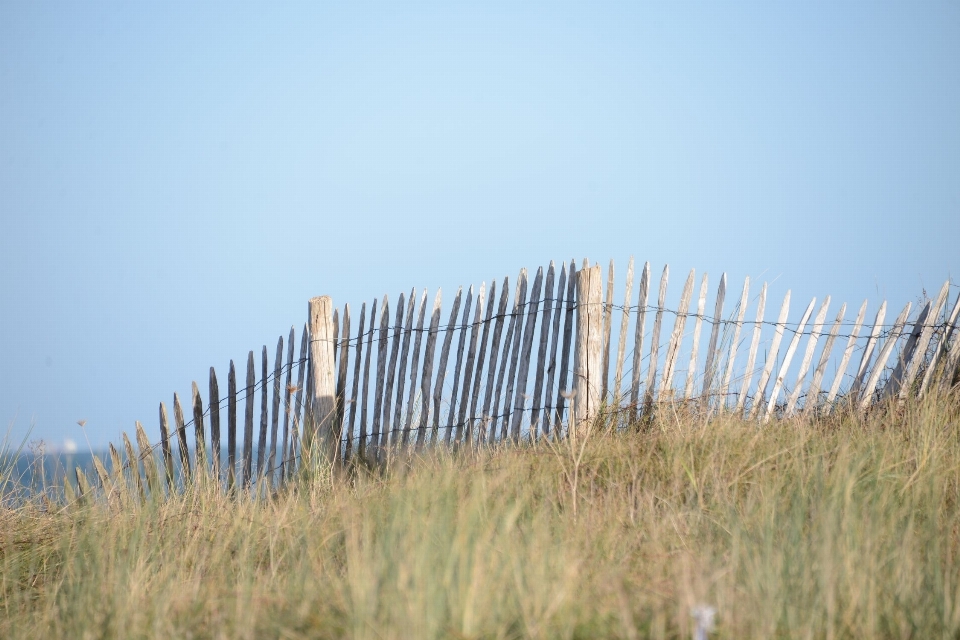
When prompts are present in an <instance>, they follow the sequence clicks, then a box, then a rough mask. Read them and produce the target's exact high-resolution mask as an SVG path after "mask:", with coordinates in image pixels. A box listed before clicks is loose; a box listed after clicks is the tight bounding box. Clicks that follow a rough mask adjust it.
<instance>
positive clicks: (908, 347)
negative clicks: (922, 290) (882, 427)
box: [880, 302, 931, 400]
mask: <svg viewBox="0 0 960 640" xmlns="http://www.w3.org/2000/svg"><path fill="white" fill-rule="evenodd" d="M930 311H931V303H930V302H927V304H925V305H924V306H923V308H921V309H920V313H919V314H917V318H916V320H914V322H913V327H912V328H911V330H910V333H909V335H908V336H907V340H906V343H905V344H904V345H903V348H902V349H900V352H899V354H898V355H897V358H896V365H895V366H894V368H893V373H891V374H890V377H889V378H887V382H886V384H884V386H883V390H882V391H881V393H880V397H882V398H887V397H890V396H892V395H895V394H897V393H898V392H899V391H900V388H901V384H902V382H903V378H904V376H905V375H906V372H907V367H908V366H909V363H910V362H911V361H912V359H913V355H914V353H915V352H916V349H917V346H918V345H919V342H920V335H921V334H922V333H923V327H924V325H925V324H926V322H927V316H929V315H930ZM922 357H923V356H921V358H922ZM901 400H902V399H901Z"/></svg>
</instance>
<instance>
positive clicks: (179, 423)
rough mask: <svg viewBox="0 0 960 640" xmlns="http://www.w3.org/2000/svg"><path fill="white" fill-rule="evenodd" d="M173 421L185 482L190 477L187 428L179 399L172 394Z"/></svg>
mask: <svg viewBox="0 0 960 640" xmlns="http://www.w3.org/2000/svg"><path fill="white" fill-rule="evenodd" d="M173 421H174V423H175V424H176V429H177V448H178V450H179V451H180V467H181V473H182V474H183V479H184V481H185V482H186V481H187V480H189V479H190V477H191V475H192V470H191V469H190V448H189V446H188V445H187V427H186V425H185V423H184V421H183V407H181V406H180V397H179V396H178V395H177V394H176V392H174V394H173Z"/></svg>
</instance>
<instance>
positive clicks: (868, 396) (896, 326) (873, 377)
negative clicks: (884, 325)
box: [860, 302, 910, 409]
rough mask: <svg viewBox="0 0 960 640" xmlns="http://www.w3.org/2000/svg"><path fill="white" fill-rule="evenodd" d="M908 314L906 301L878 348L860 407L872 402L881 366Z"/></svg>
mask: <svg viewBox="0 0 960 640" xmlns="http://www.w3.org/2000/svg"><path fill="white" fill-rule="evenodd" d="M909 314H910V303H909V302H908V303H907V306H905V307H904V308H903V311H901V312H900V315H899V316H897V319H896V321H895V322H894V323H893V329H891V330H890V335H888V336H887V339H886V341H885V342H884V343H883V348H881V349H880V355H878V356H877V361H876V362H875V363H874V365H873V371H872V372H871V373H870V377H869V378H867V383H866V385H864V387H863V391H862V392H861V394H860V408H861V409H866V408H867V407H868V406H869V405H870V403H871V402H873V390H874V389H875V388H876V386H877V382H879V381H880V376H881V374H883V368H884V367H885V366H886V365H887V359H888V358H889V357H890V354H891V353H893V348H894V347H895V346H896V345H897V340H898V339H899V338H900V334H901V333H902V332H903V325H904V324H905V323H906V322H907V316H908V315H909Z"/></svg>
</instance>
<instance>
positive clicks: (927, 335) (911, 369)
mask: <svg viewBox="0 0 960 640" xmlns="http://www.w3.org/2000/svg"><path fill="white" fill-rule="evenodd" d="M948 293H950V281H949V280H947V281H946V282H944V283H943V287H941V289H940V293H939V294H938V295H937V299H936V302H934V303H933V309H932V310H931V312H930V314H929V315H928V316H927V317H928V318H929V322H927V323H926V326H924V328H923V333H921V334H920V340H919V342H918V343H917V347H916V350H915V351H914V354H915V355H914V357H913V359H912V360H911V361H910V364H909V366H908V368H907V373H906V375H905V376H904V378H903V382H902V384H901V387H900V395H899V398H900V399H901V400H903V399H905V398H906V397H907V394H908V393H909V392H910V387H911V386H912V385H913V380H914V378H916V376H917V372H918V371H919V370H920V365H921V364H923V362H924V357H925V356H926V354H927V346H928V345H929V344H930V339H931V338H932V337H933V329H934V327H935V326H936V323H937V318H939V317H940V308H941V307H943V306H944V305H945V304H946V302H947V294H948ZM934 353H936V352H934ZM934 366H936V361H935V360H934V361H932V362H931V366H930V368H931V369H933V368H934ZM924 377H926V376H924ZM921 388H922V387H921Z"/></svg>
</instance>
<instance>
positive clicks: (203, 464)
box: [191, 382, 207, 475]
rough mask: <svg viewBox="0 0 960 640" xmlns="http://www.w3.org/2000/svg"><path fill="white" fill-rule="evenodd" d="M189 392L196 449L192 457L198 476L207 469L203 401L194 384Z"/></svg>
mask: <svg viewBox="0 0 960 640" xmlns="http://www.w3.org/2000/svg"><path fill="white" fill-rule="evenodd" d="M191 392H192V394H193V397H192V400H193V437H194V441H195V442H196V448H197V450H196V451H195V452H194V455H195V456H196V466H197V473H198V475H199V474H201V473H202V471H203V470H204V469H206V468H207V444H206V438H205V437H204V435H203V400H201V399H200V389H199V388H197V383H196V382H194V383H193V388H192V389H191Z"/></svg>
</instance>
